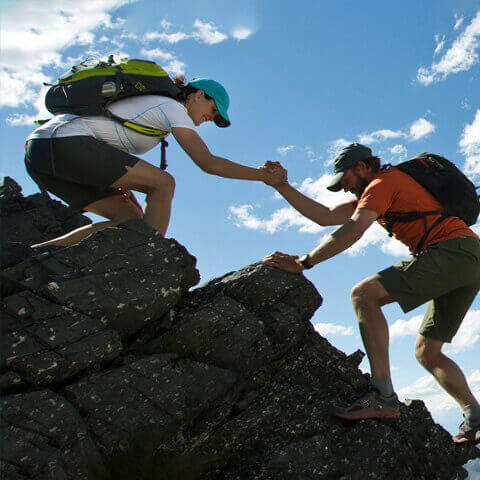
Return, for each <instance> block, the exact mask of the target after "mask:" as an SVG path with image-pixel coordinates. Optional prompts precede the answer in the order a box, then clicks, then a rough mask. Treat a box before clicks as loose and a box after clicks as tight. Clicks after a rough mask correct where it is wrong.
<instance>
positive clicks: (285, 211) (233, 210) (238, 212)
mask: <svg viewBox="0 0 480 480" xmlns="http://www.w3.org/2000/svg"><path fill="white" fill-rule="evenodd" d="M255 208H256V207H255V206H254V205H238V206H237V205H231V206H230V207H229V209H228V210H229V212H230V215H229V219H230V220H232V221H233V223H234V225H235V226H237V227H243V228H247V229H249V230H258V231H262V232H266V233H275V232H278V231H280V230H286V229H288V228H292V227H294V228H298V229H299V231H300V232H311V233H317V232H319V231H320V230H322V229H323V228H324V227H321V226H320V225H317V224H316V223H314V222H312V221H310V220H308V219H307V218H305V217H304V216H302V215H300V214H299V213H298V212H297V211H296V210H295V209H293V208H292V207H284V208H280V209H279V210H276V211H275V212H273V213H272V214H271V215H270V218H268V219H263V218H260V217H258V216H256V215H254V214H253V213H252V212H253V210H254V209H255Z"/></svg>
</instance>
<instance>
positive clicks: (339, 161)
mask: <svg viewBox="0 0 480 480" xmlns="http://www.w3.org/2000/svg"><path fill="white" fill-rule="evenodd" d="M371 156H372V150H371V149H370V148H368V147H366V146H365V145H361V144H360V143H351V144H350V145H347V146H346V147H345V148H344V149H343V150H342V151H341V152H340V153H339V154H338V155H337V156H336V158H335V160H334V161H333V173H334V174H335V176H334V177H333V179H332V181H331V182H330V185H328V187H327V189H328V190H330V191H331V192H339V191H340V190H341V189H342V186H341V185H340V182H341V181H342V178H343V176H344V175H345V172H346V171H347V170H348V169H349V168H350V167H353V166H354V165H355V164H356V163H357V162H359V161H360V160H365V159H367V158H369V157H371Z"/></svg>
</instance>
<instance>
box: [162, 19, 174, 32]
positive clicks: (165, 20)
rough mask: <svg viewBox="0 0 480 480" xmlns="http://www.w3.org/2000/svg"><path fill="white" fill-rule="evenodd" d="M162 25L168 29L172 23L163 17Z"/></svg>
mask: <svg viewBox="0 0 480 480" xmlns="http://www.w3.org/2000/svg"><path fill="white" fill-rule="evenodd" d="M160 26H161V27H162V28H163V29H164V30H168V29H169V28H170V27H171V26H172V24H171V23H170V22H169V21H168V20H167V19H165V18H163V19H162V21H161V22H160Z"/></svg>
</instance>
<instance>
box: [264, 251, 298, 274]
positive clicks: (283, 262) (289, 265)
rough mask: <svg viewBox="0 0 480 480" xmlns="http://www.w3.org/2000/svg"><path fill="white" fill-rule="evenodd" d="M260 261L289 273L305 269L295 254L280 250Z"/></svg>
mask: <svg viewBox="0 0 480 480" xmlns="http://www.w3.org/2000/svg"><path fill="white" fill-rule="evenodd" d="M262 263H264V264H265V265H270V266H271V267H275V268H278V269H280V270H284V271H286V272H290V273H302V272H303V270H305V268H304V266H303V265H302V264H301V263H300V260H299V257H298V256H297V255H288V254H287V253H282V252H275V253H272V254H270V255H268V256H267V257H265V258H264V259H263V260H262Z"/></svg>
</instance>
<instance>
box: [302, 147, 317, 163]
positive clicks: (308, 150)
mask: <svg viewBox="0 0 480 480" xmlns="http://www.w3.org/2000/svg"><path fill="white" fill-rule="evenodd" d="M303 151H304V152H305V154H306V155H307V158H308V159H309V160H310V161H311V162H314V161H315V160H319V159H320V156H319V155H317V153H315V151H314V150H313V148H312V147H311V146H310V145H307V146H306V147H304V149H303Z"/></svg>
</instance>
